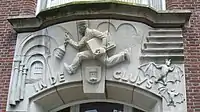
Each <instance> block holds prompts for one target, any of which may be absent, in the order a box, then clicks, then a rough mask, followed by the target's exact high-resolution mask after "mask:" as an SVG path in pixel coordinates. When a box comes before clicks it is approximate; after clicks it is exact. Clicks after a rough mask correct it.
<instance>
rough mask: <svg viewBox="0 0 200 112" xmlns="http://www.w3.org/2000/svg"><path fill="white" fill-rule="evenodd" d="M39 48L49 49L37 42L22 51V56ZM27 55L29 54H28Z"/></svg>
mask: <svg viewBox="0 0 200 112" xmlns="http://www.w3.org/2000/svg"><path fill="white" fill-rule="evenodd" d="M37 48H38V49H40V48H44V49H47V50H49V48H48V47H47V46H44V45H39V44H35V45H34V46H32V47H30V48H29V49H27V50H26V51H25V52H23V53H22V55H23V56H27V54H29V53H31V52H33V51H34V49H37ZM28 56H29V55H28Z"/></svg>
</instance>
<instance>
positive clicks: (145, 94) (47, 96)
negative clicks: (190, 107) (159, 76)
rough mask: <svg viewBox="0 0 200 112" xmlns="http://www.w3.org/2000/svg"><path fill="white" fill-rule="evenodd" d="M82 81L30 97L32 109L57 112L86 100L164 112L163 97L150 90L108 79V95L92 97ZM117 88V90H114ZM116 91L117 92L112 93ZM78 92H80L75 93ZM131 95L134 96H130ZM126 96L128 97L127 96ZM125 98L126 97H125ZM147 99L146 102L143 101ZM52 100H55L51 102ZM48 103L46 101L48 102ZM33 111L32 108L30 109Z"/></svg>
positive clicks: (150, 111)
mask: <svg viewBox="0 0 200 112" xmlns="http://www.w3.org/2000/svg"><path fill="white" fill-rule="evenodd" d="M82 86H83V85H82V83H81V82H73V83H63V84H62V85H58V86H54V87H52V88H49V89H46V90H44V91H42V92H40V93H38V94H36V95H35V96H33V97H31V98H30V101H31V102H30V104H29V107H30V109H33V110H34V108H35V107H34V104H37V105H39V106H41V107H42V108H43V109H44V110H40V111H41V112H43V111H50V112H56V111H58V110H61V109H64V108H66V107H69V106H72V105H77V104H81V103H86V102H95V101H101V102H102V101H103V102H119V103H121V104H125V105H128V106H131V107H135V108H138V109H141V110H144V111H148V112H163V110H162V98H161V97H160V96H157V95H155V94H153V93H151V92H149V91H146V90H143V89H141V88H137V87H134V86H131V85H128V84H124V83H116V82H113V81H107V83H106V91H107V93H104V94H106V97H105V98H100V99H99V98H97V97H90V96H87V95H86V94H85V93H83V90H82ZM113 90H115V91H113ZM110 92H115V94H113V93H110ZM74 93H78V94H74ZM129 95H131V96H132V97H129ZM125 97H126V98H125ZM123 98H125V99H123ZM143 99H145V102H144V101H142V100H143ZM51 100H52V101H53V102H51ZM47 101H48V103H44V102H47ZM29 111H30V112H32V111H31V110H29Z"/></svg>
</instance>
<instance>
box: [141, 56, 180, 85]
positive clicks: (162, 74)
mask: <svg viewBox="0 0 200 112" xmlns="http://www.w3.org/2000/svg"><path fill="white" fill-rule="evenodd" d="M139 70H140V71H142V73H143V75H144V77H145V79H144V80H147V79H149V80H152V79H153V78H154V79H155V83H160V84H162V85H164V86H166V85H167V83H168V82H171V83H175V82H177V81H178V82H180V81H181V80H180V79H181V77H182V76H183V72H182V70H181V69H180V68H179V67H178V66H176V65H174V66H171V60H170V59H169V60H168V59H166V60H165V64H162V65H157V64H155V63H153V62H150V63H147V64H144V65H142V66H140V67H139ZM138 77H140V76H138Z"/></svg>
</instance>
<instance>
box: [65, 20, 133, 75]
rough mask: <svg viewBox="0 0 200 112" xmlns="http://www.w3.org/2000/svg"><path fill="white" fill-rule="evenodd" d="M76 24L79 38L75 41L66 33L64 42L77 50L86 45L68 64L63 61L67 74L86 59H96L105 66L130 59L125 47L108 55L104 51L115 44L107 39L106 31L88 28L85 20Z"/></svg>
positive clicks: (74, 70)
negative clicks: (116, 52)
mask: <svg viewBox="0 0 200 112" xmlns="http://www.w3.org/2000/svg"><path fill="white" fill-rule="evenodd" d="M77 25H78V31H79V33H80V35H81V36H82V38H81V40H80V41H79V42H75V41H74V40H73V39H71V38H70V37H69V35H68V34H67V33H66V34H65V36H66V39H65V44H69V45H71V46H73V47H74V48H76V49H78V50H79V49H81V48H84V47H85V46H86V50H84V51H81V52H79V53H77V54H76V56H75V58H74V60H73V61H72V63H71V64H70V65H68V64H67V63H64V67H65V69H66V70H67V72H68V73H69V74H73V73H75V72H76V70H77V69H78V67H79V66H80V64H81V62H82V61H83V60H87V59H97V60H99V61H100V62H102V63H103V64H105V65H106V66H107V67H110V66H113V65H116V64H118V63H121V62H123V61H126V60H130V55H129V52H128V50H127V49H125V50H124V51H122V52H120V53H118V54H115V55H113V56H111V57H108V55H107V53H106V52H107V51H108V50H110V49H112V48H114V47H115V44H112V43H110V42H108V41H107V36H108V32H100V31H98V30H96V29H90V28H88V24H87V21H80V22H78V23H77Z"/></svg>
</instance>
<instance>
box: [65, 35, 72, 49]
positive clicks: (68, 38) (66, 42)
mask: <svg viewBox="0 0 200 112" xmlns="http://www.w3.org/2000/svg"><path fill="white" fill-rule="evenodd" d="M70 40H71V38H70V37H69V34H68V33H65V42H64V44H65V46H66V45H67V44H68V43H69V41H70Z"/></svg>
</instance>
